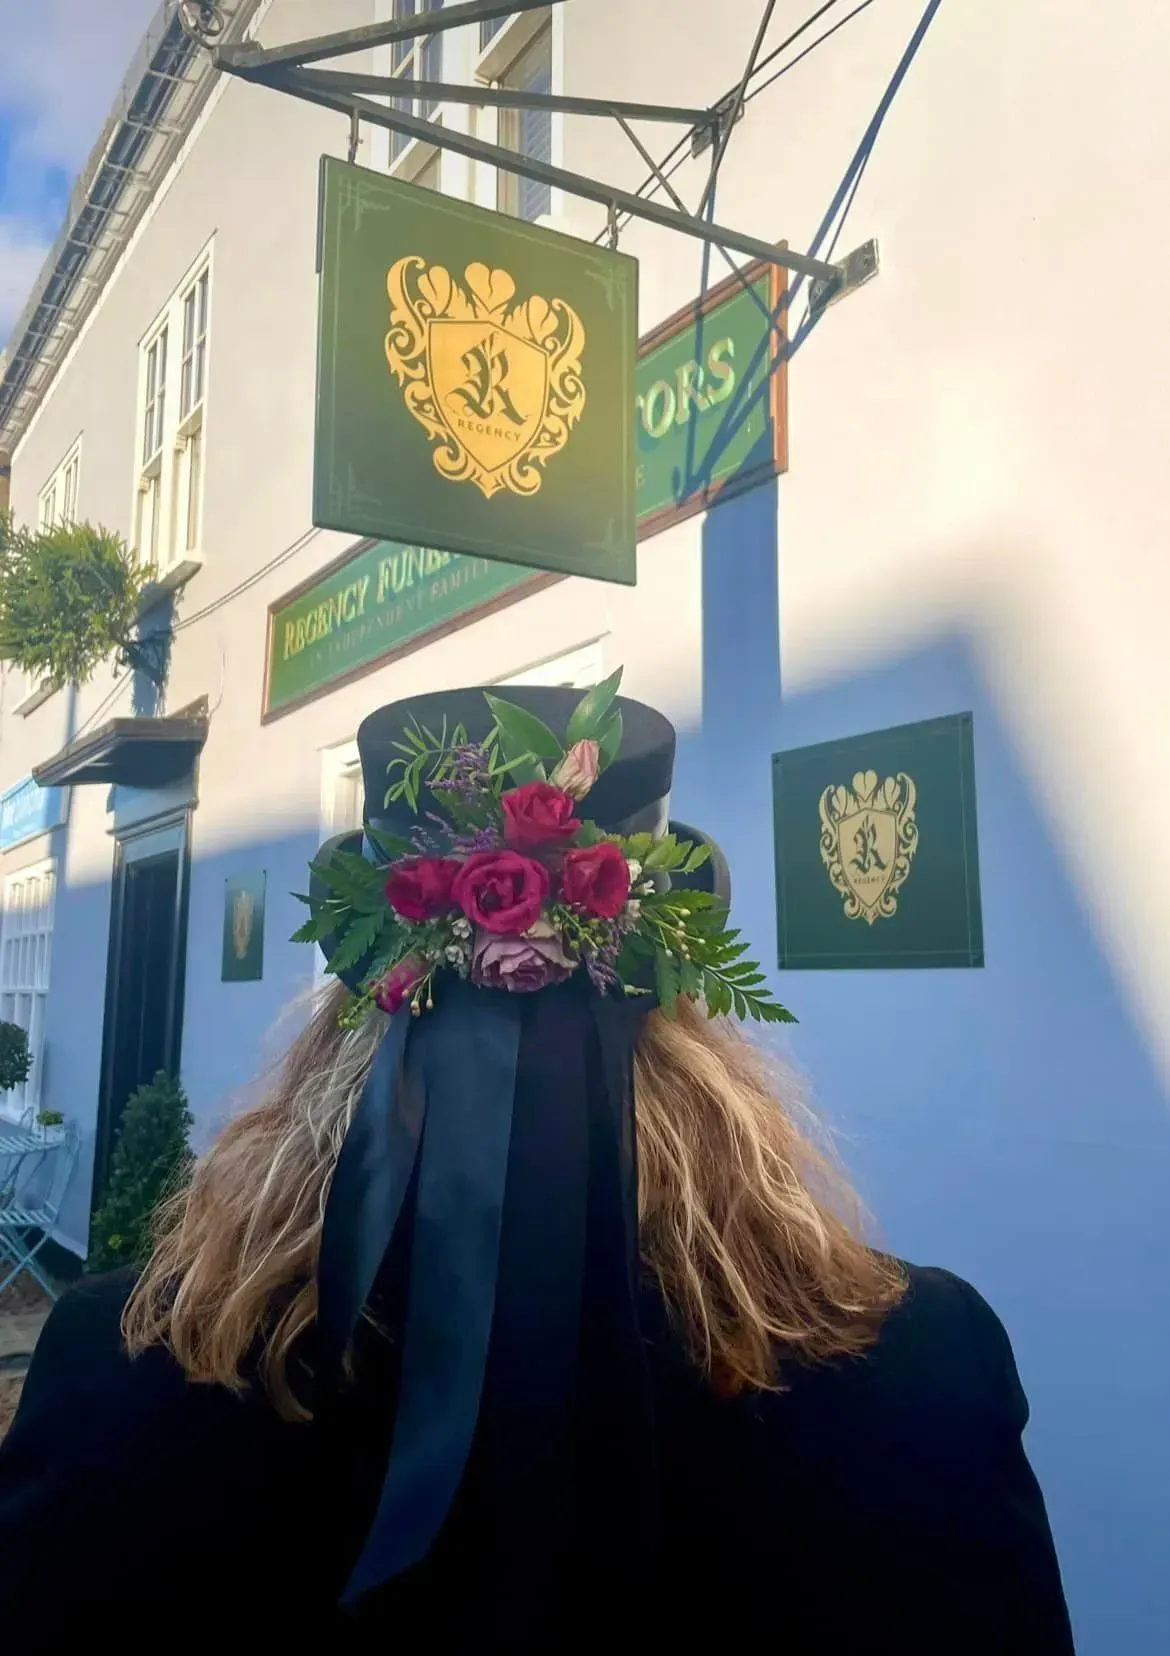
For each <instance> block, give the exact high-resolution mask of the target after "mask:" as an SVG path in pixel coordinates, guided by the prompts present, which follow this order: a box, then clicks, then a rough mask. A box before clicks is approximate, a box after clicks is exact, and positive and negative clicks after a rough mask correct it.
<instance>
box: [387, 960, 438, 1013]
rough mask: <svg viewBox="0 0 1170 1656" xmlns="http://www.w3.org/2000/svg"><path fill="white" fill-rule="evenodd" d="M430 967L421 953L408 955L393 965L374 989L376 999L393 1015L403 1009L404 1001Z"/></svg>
mask: <svg viewBox="0 0 1170 1656" xmlns="http://www.w3.org/2000/svg"><path fill="white" fill-rule="evenodd" d="M429 970H430V968H429V967H428V966H427V963H426V961H425V960H423V959H422V957H421V956H420V955H407V956H406V958H405V960H400V961H399V962H398V964H397V966H391V968H390V970H389V971H388V972H387V973H386V976H385V977H384V978H383V979H382V981H381V983H380V984H379V985H378V987H377V989H376V990H375V991H374V1000H375V1002H376V1004H377V1005H378V1006H380V1007H381V1009H382V1011H383V1012H389V1013H390V1015H391V1017H393V1015H394V1013H395V1012H400V1011H401V1010H402V1006H403V1003H404V1002H405V1001H406V1000H407V999H408V997H409V996H410V995H412V994H413V993H414V991H415V990H416V989H417V988H418V986H419V984H420V983H421V982H422V980H423V979H424V978H425V977H426V975H427V972H428V971H429Z"/></svg>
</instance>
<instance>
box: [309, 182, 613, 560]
mask: <svg viewBox="0 0 1170 1656" xmlns="http://www.w3.org/2000/svg"><path fill="white" fill-rule="evenodd" d="M320 260H321V285H320V330H319V345H318V371H317V435H316V459H315V470H314V489H313V495H314V505H313V522H314V523H316V524H319V525H321V526H322V527H324V528H328V529H341V530H348V531H349V532H350V533H353V534H357V535H364V536H370V537H373V538H375V539H377V540H394V541H400V542H402V543H403V544H405V545H408V546H427V547H437V548H440V549H442V550H443V551H446V552H459V553H463V554H466V555H470V556H478V557H482V558H491V559H498V560H501V561H502V562H504V563H508V564H524V565H526V566H528V567H529V568H533V569H544V570H550V571H554V572H556V573H558V574H572V575H588V576H592V577H594V578H596V579H598V580H603V581H620V582H623V583H625V584H626V585H633V583H634V579H635V566H634V553H635V538H636V531H635V501H634V487H635V484H634V471H635V458H634V457H635V452H636V441H635V435H634V415H635V406H634V367H635V362H636V358H637V343H638V340H637V328H638V323H637V313H638V263H637V260H636V259H632V258H630V257H629V256H628V255H627V254H624V253H617V252H613V251H611V250H610V249H608V248H603V247H595V246H594V245H593V243H592V242H587V241H581V240H579V239H578V238H577V237H575V236H565V235H561V234H560V233H559V232H557V231H553V230H545V229H542V228H540V227H539V226H537V225H534V224H528V223H526V222H525V221H523V220H521V219H515V218H511V217H510V216H509V215H507V214H505V213H493V212H488V211H486V210H485V209H484V208H482V207H476V206H473V205H472V204H471V203H469V202H465V201H456V200H453V199H452V198H451V197H449V196H444V195H441V194H439V192H438V191H436V190H427V189H423V188H421V187H418V186H415V185H412V184H405V183H403V182H402V181H401V180H398V179H393V178H387V177H386V176H385V175H384V174H381V173H375V172H371V171H369V170H367V169H365V168H362V167H354V166H349V165H347V164H345V163H343V162H341V161H338V160H335V159H333V158H331V157H326V159H325V160H324V162H323V163H322V172H321V232H320Z"/></svg>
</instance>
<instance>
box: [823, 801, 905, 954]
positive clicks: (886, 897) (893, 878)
mask: <svg viewBox="0 0 1170 1656" xmlns="http://www.w3.org/2000/svg"><path fill="white" fill-rule="evenodd" d="M916 802H917V793H916V790H915V787H914V783H913V781H912V780H911V778H910V777H909V776H906V775H905V774H904V773H903V772H901V771H899V773H898V775H897V776H892V777H887V778H886V780H885V781H884V782H879V779H878V774H877V772H876V771H859V772H858V773H857V775H856V776H855V777H854V778H853V786H852V788H851V789H850V788H842V787H831V788H826V789H825V791H824V793H823V794H822V795H821V861H822V862H823V863H824V865H825V868H826V870H827V871H828V875H829V879H830V880H831V881H832V882H833V889H834V890H835V891H837V892H839V893H840V895H841V896H842V897H843V898H844V899H845V918H846V919H847V920H860V919H864V920H865V921H866V922H867V923H868V924H869V925H871V926H872V925H873V924H874V922H875V921H876V920H879V919H881V918H883V917H884V918H886V919H888V918H889V917H890V916H891V915H893V914H896V913H897V910H898V892H899V891H900V890H901V889H902V887H903V886H904V885H905V883H906V880H907V879H908V877H909V874H910V865H911V863H912V862H913V861H914V853H915V851H916V850H917V849H918V823H917V821H916V820H915V816H914V808H915V804H916Z"/></svg>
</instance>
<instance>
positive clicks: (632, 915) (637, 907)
mask: <svg viewBox="0 0 1170 1656" xmlns="http://www.w3.org/2000/svg"><path fill="white" fill-rule="evenodd" d="M624 912H625V916H626V919H627V920H637V919H638V918H639V916H640V915H641V913H642V905H641V903H640V902H639V901H638V899H637V898H636V897H634V898H631V899H630V901H629V902H628V903H627V904H626V906H625V911H624Z"/></svg>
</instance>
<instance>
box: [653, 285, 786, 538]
mask: <svg viewBox="0 0 1170 1656" xmlns="http://www.w3.org/2000/svg"><path fill="white" fill-rule="evenodd" d="M783 277H784V272H783V271H782V269H781V268H780V266H779V265H769V264H764V263H758V264H753V265H749V266H748V267H747V268H746V269H745V270H743V271H742V272H741V273H740V274H739V275H735V276H731V277H729V278H728V280H727V281H725V282H720V283H719V285H718V286H717V287H713V288H711V289H710V290H709V291H708V292H707V293H706V294H705V295H704V296H703V298H702V300H700V301H699V302H697V303H696V304H692V305H687V306H686V307H685V308H684V309H683V310H681V311H678V312H677V313H676V314H675V315H674V316H672V317H670V318H669V319H668V320H667V321H666V322H664V323H663V324H662V325H661V327H658V328H655V330H654V332H653V333H652V334H650V335H648V336H647V337H646V338H645V339H644V340H643V341H642V343H641V345H640V346H639V350H638V371H637V376H636V384H637V389H636V394H635V405H636V409H637V418H636V420H635V430H636V432H637V441H638V464H637V473H636V488H637V502H638V538H639V539H640V540H641V539H643V538H644V537H645V536H647V535H653V534H656V533H657V532H658V531H659V530H660V529H665V528H667V527H668V526H669V525H670V524H672V523H677V522H678V521H679V520H680V519H681V518H685V517H690V516H692V515H693V514H694V513H695V512H701V511H703V510H704V509H705V508H706V507H708V506H711V505H713V504H714V503H715V502H716V501H717V500H719V499H720V498H721V497H726V496H729V495H732V494H739V493H741V492H742V491H743V490H744V489H750V488H752V487H753V486H754V485H755V484H757V483H760V482H763V481H764V479H765V478H769V477H775V476H776V474H777V473H778V472H782V471H784V470H785V468H786V466H787V463H788V426H787V386H788V379H787V354H786V351H785V335H784V325H785V319H786V318H785V305H784V296H785V289H784V280H783Z"/></svg>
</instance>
